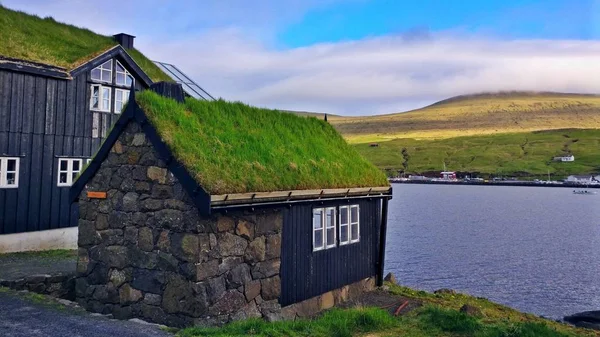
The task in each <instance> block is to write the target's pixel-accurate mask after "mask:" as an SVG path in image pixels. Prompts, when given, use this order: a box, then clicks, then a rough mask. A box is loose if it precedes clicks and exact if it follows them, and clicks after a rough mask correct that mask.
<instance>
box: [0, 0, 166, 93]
mask: <svg viewBox="0 0 600 337" xmlns="http://www.w3.org/2000/svg"><path fill="white" fill-rule="evenodd" d="M0 27H2V33H1V34H0V55H1V56H5V57H10V58H15V59H21V60H27V61H32V62H38V63H44V64H48V65H52V66H57V67H61V68H65V69H67V70H72V69H74V68H76V67H78V66H80V65H82V64H84V63H86V62H87V61H90V60H91V59H93V58H94V57H96V56H98V55H100V54H102V53H104V52H105V51H107V50H109V49H111V48H113V47H114V46H116V45H118V43H117V42H116V41H115V40H114V39H113V37H112V36H104V35H100V34H96V33H94V32H92V31H90V30H88V29H84V28H79V27H75V26H72V25H68V24H65V23H61V22H57V21H56V20H54V19H53V18H51V17H47V18H43V19H42V18H40V17H38V16H36V15H30V14H27V13H24V12H20V11H14V10H10V9H8V8H6V7H3V6H1V5H0ZM127 53H129V55H130V56H131V58H133V60H134V61H135V62H136V63H137V64H138V66H140V68H142V70H144V72H145V73H146V75H148V77H150V78H151V79H152V81H154V82H158V81H169V82H172V81H173V80H172V79H171V78H170V77H169V76H168V75H167V74H165V73H164V72H163V71H162V70H160V69H159V68H158V67H157V66H156V65H155V64H154V63H152V62H151V61H150V60H149V59H148V58H147V57H146V56H144V54H142V53H140V52H139V51H138V50H136V49H129V50H127Z"/></svg>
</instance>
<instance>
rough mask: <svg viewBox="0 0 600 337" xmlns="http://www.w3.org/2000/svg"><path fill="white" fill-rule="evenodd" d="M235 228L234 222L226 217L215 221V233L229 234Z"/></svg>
mask: <svg viewBox="0 0 600 337" xmlns="http://www.w3.org/2000/svg"><path fill="white" fill-rule="evenodd" d="M234 226H235V220H233V219H232V218H230V217H228V216H221V217H219V219H218V220H217V231H219V232H229V231H232V230H233V228H234Z"/></svg>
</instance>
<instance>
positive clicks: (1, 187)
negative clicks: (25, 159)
mask: <svg viewBox="0 0 600 337" xmlns="http://www.w3.org/2000/svg"><path fill="white" fill-rule="evenodd" d="M17 188H19V185H16V186H0V190H13V189H17Z"/></svg>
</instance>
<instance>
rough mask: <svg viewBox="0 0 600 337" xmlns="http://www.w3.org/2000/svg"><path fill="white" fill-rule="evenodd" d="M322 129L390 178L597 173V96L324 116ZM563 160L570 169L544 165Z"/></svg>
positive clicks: (498, 97)
mask: <svg viewBox="0 0 600 337" xmlns="http://www.w3.org/2000/svg"><path fill="white" fill-rule="evenodd" d="M329 122H330V123H331V124H332V125H334V127H335V128H336V129H337V130H338V131H340V133H342V135H343V136H344V137H345V138H346V140H348V141H349V142H350V143H351V144H353V146H354V147H355V148H356V149H357V150H358V151H359V152H360V153H361V154H362V155H363V156H364V157H366V158H367V159H369V160H371V161H372V162H373V163H375V165H376V166H378V167H379V168H381V169H385V170H388V171H390V172H389V173H390V174H396V172H397V171H403V172H406V173H427V172H439V171H441V170H442V168H443V163H445V164H446V167H447V168H448V169H449V170H455V171H462V172H470V173H479V174H480V175H482V176H497V175H511V176H529V177H539V176H545V175H546V174H547V173H548V172H550V174H552V175H553V176H555V177H556V178H561V177H564V176H567V175H570V174H588V173H597V172H600V96H599V95H582V94H564V93H550V92H501V93H484V94H476V95H464V96H456V97H452V98H449V99H446V100H443V101H440V102H437V103H434V104H432V105H429V106H427V107H424V108H421V109H417V110H412V111H408V112H405V113H395V114H389V115H378V116H368V117H341V116H331V117H330V118H329ZM375 142H376V143H377V145H378V146H377V147H374V146H370V143H375ZM568 153H572V154H573V155H574V156H575V158H576V159H575V162H572V163H556V162H552V160H551V159H552V157H554V156H558V155H561V154H568Z"/></svg>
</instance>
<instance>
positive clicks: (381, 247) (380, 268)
mask: <svg viewBox="0 0 600 337" xmlns="http://www.w3.org/2000/svg"><path fill="white" fill-rule="evenodd" d="M389 201H390V199H389V198H384V199H382V200H381V202H382V205H381V231H380V233H379V260H378V265H377V268H378V270H377V286H378V287H381V286H382V285H383V267H384V264H383V262H384V260H385V241H386V239H387V218H388V203H389Z"/></svg>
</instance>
